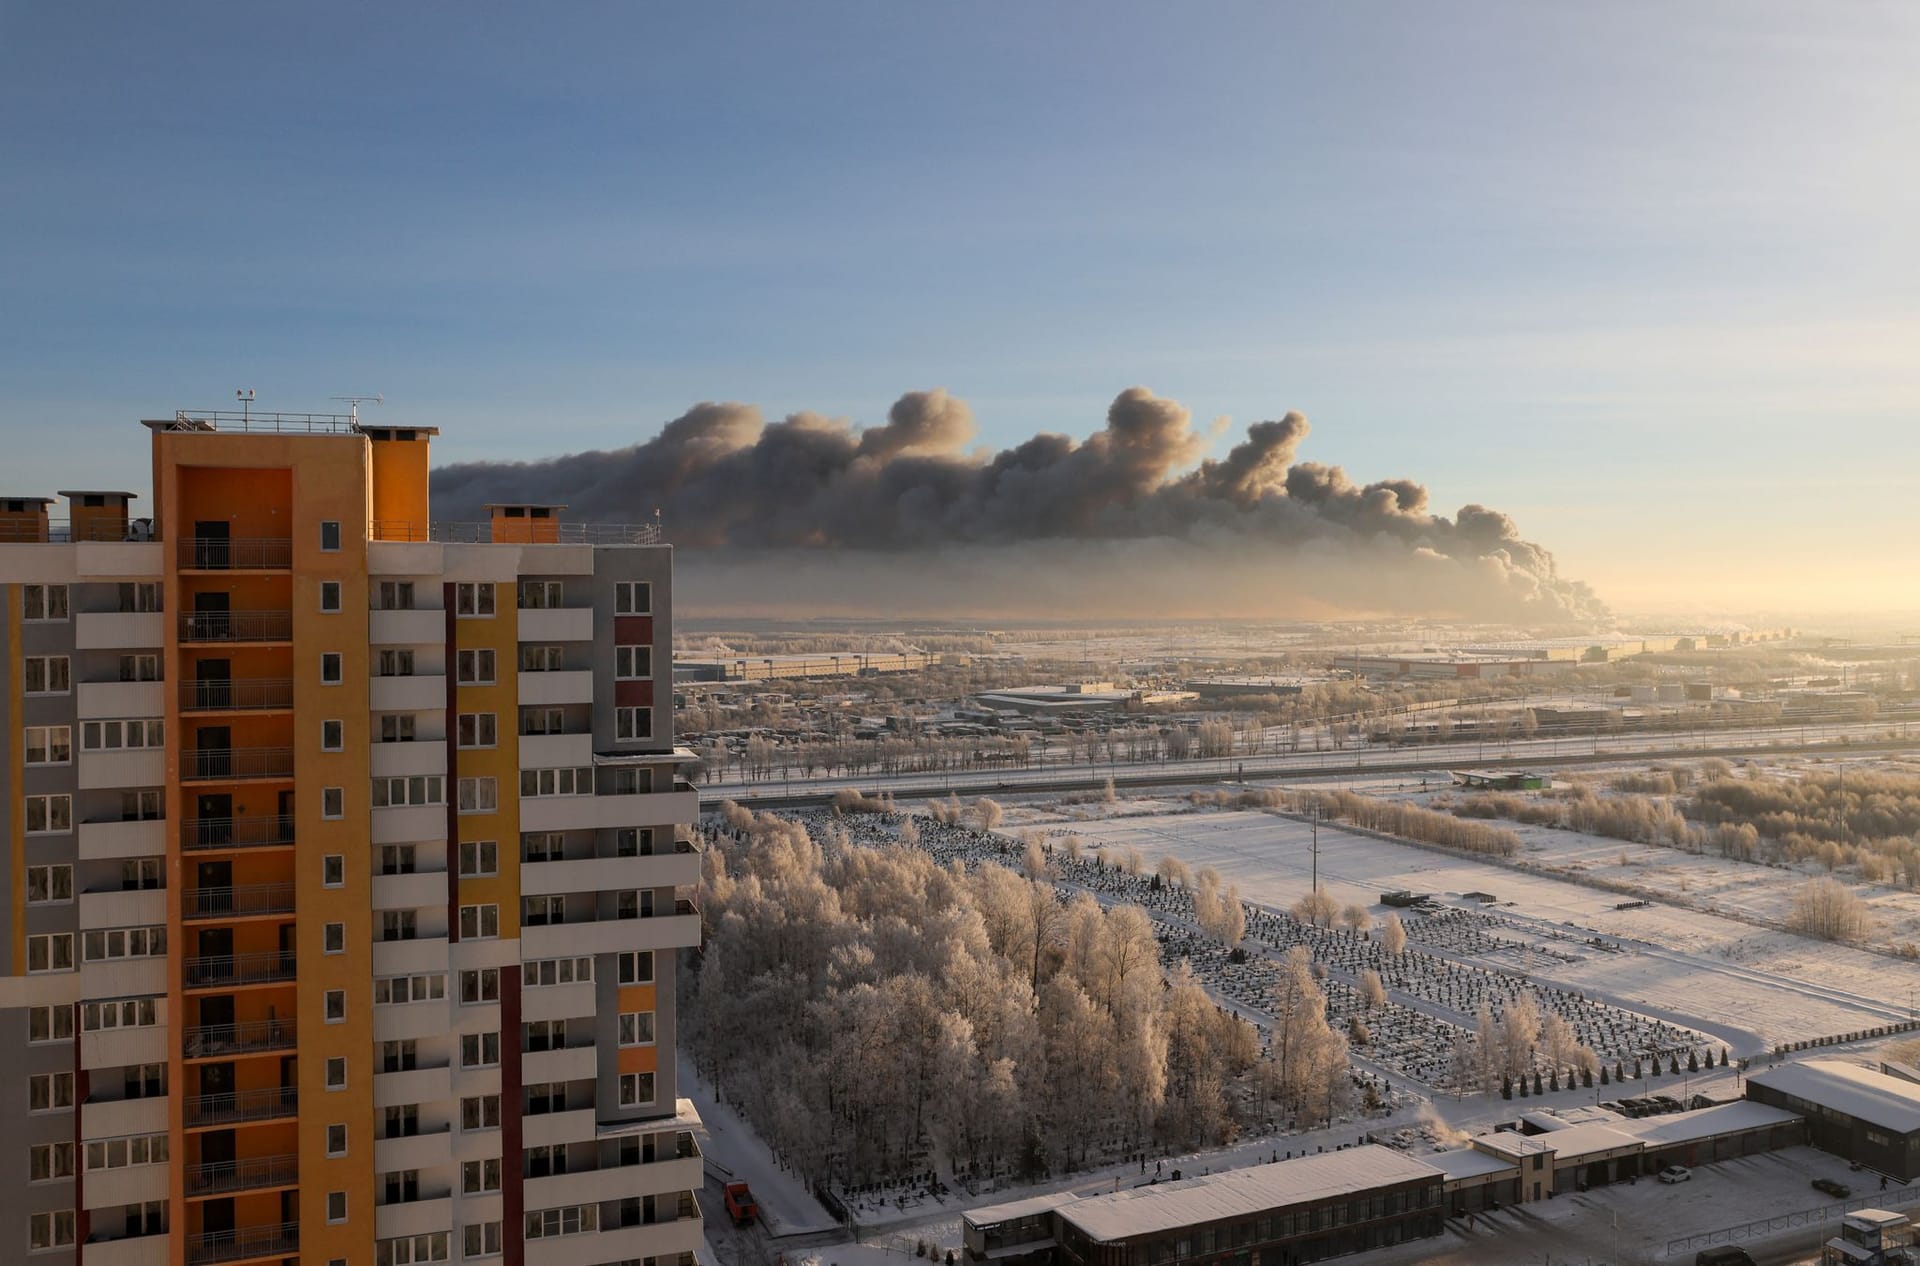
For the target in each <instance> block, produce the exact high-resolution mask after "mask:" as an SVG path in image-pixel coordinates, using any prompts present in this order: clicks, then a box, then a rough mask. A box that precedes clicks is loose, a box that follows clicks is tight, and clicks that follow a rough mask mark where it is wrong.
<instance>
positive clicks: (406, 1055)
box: [380, 1038, 420, 1139]
mask: <svg viewBox="0 0 1920 1266" xmlns="http://www.w3.org/2000/svg"><path fill="white" fill-rule="evenodd" d="M419 1066H420V1043H419V1042H417V1041H415V1040H413V1039H412V1038H406V1039H404V1040H402V1041H397V1042H382V1043H380V1071H381V1072H383V1073H410V1072H412V1071H413V1070H414V1069H416V1068H418V1067H419ZM419 1132H420V1105H419V1104H417V1103H410V1104H406V1105H404V1106H401V1107H389V1108H388V1109H387V1132H386V1135H385V1137H387V1138H390V1139H393V1138H400V1137H401V1136H403V1135H410V1134H418V1133H419Z"/></svg>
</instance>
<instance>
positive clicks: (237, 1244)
mask: <svg viewBox="0 0 1920 1266" xmlns="http://www.w3.org/2000/svg"><path fill="white" fill-rule="evenodd" d="M299 1251H300V1224H299V1223H298V1222H282V1223H281V1224H280V1225H279V1226H248V1227H240V1228H238V1229H236V1230H232V1231H209V1232H207V1233H206V1234H204V1235H190V1236H188V1237H187V1266H213V1263H215V1262H244V1261H250V1260H253V1259H255V1258H272V1257H290V1256H292V1255H293V1254H295V1253H298V1252H299Z"/></svg>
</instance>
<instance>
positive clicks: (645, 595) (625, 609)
mask: <svg viewBox="0 0 1920 1266" xmlns="http://www.w3.org/2000/svg"><path fill="white" fill-rule="evenodd" d="M613 613H614V614H615V615H652V614H653V586H652V585H651V584H649V583H648V582H646V581H644V580H623V581H621V582H620V583H618V584H616V585H615V586H614V587H613Z"/></svg>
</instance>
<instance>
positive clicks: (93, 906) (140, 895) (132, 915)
mask: <svg viewBox="0 0 1920 1266" xmlns="http://www.w3.org/2000/svg"><path fill="white" fill-rule="evenodd" d="M166 921H167V890H166V889H165V888H120V887H113V888H107V889H104V890H102V891H98V892H94V891H88V892H83V893H81V894H80V927H81V930H82V931H91V930H93V929H95V928H136V927H152V926H154V925H156V924H161V923H165V922H166Z"/></svg>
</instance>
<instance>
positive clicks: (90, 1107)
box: [80, 998, 167, 1142]
mask: <svg viewBox="0 0 1920 1266" xmlns="http://www.w3.org/2000/svg"><path fill="white" fill-rule="evenodd" d="M161 1001H162V1003H164V1002H165V1001H166V1000H165V999H164V998H163V999H161ZM166 1130H167V1097H166V1096H165V1095H153V1096H151V1097H149V1098H146V1099H102V1100H99V1101H97V1102H88V1103H83V1104H81V1105H80V1138H81V1141H82V1142H84V1141H86V1140H88V1139H121V1138H126V1137H127V1136H128V1135H130V1134H164V1133H166Z"/></svg>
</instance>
